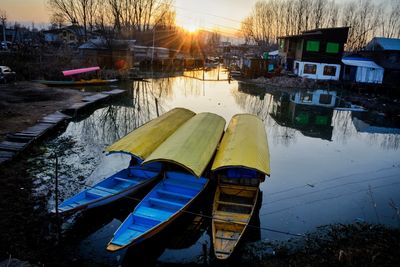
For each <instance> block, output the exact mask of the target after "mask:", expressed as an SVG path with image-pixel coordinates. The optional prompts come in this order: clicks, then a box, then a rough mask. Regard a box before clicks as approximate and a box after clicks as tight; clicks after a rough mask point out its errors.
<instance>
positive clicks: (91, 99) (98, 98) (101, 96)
mask: <svg viewBox="0 0 400 267" xmlns="http://www.w3.org/2000/svg"><path fill="white" fill-rule="evenodd" d="M109 97H110V95H106V94H102V93H98V94H95V95H89V96H85V97H84V98H82V101H83V102H98V101H101V100H105V99H107V98H109Z"/></svg>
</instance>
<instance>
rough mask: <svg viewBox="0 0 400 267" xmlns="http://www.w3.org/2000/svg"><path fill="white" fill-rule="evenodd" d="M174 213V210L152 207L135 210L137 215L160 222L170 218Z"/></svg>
mask: <svg viewBox="0 0 400 267" xmlns="http://www.w3.org/2000/svg"><path fill="white" fill-rule="evenodd" d="M172 213H173V212H172V211H167V210H160V209H154V208H150V207H140V208H139V209H137V210H136V211H135V215H136V216H139V217H145V218H150V219H152V220H155V221H159V222H160V221H164V220H166V219H168V218H169V217H170V216H171V214H172Z"/></svg>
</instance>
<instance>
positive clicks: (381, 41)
mask: <svg viewBox="0 0 400 267" xmlns="http://www.w3.org/2000/svg"><path fill="white" fill-rule="evenodd" d="M366 50H397V51H400V39H396V38H385V37H374V38H373V39H372V40H371V41H370V42H369V43H368V44H367V46H366Z"/></svg>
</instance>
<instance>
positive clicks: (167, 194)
mask: <svg viewBox="0 0 400 267" xmlns="http://www.w3.org/2000/svg"><path fill="white" fill-rule="evenodd" d="M157 193H158V194H160V195H162V196H167V197H168V196H169V197H176V198H185V199H191V198H192V197H193V196H190V195H186V194H182V193H177V192H171V191H166V190H162V189H161V190H157Z"/></svg>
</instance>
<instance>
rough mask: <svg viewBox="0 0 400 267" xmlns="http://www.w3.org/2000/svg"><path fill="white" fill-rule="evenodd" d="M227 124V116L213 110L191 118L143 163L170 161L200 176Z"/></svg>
mask: <svg viewBox="0 0 400 267" xmlns="http://www.w3.org/2000/svg"><path fill="white" fill-rule="evenodd" d="M224 128H225V120H224V119H223V118H222V117H220V116H218V115H216V114H213V113H200V114H197V115H196V116H194V117H193V118H191V119H190V120H188V121H187V122H186V123H185V124H184V125H183V126H182V127H180V128H179V129H178V130H177V131H176V132H175V133H174V134H173V135H171V136H170V137H169V138H168V139H167V140H166V141H165V142H164V143H162V144H161V145H160V146H159V147H158V148H157V149H156V150H154V152H153V153H152V154H151V155H150V156H149V157H148V158H147V159H146V160H145V161H144V162H143V163H142V164H147V163H151V162H156V161H159V162H169V163H173V164H176V165H178V166H181V167H183V168H185V169H186V170H188V171H189V172H191V173H192V174H194V175H195V176H197V177H200V175H201V174H202V173H203V172H204V170H205V168H206V167H207V165H208V163H209V162H210V160H211V158H212V156H213V155H214V152H215V150H216V149H217V146H218V143H219V141H220V140H221V137H222V134H223V132H224Z"/></svg>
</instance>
